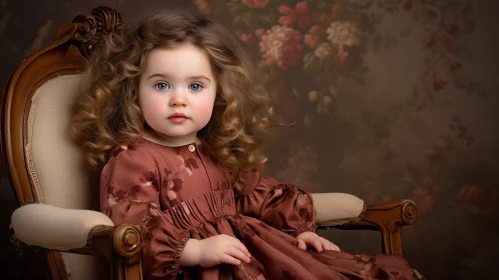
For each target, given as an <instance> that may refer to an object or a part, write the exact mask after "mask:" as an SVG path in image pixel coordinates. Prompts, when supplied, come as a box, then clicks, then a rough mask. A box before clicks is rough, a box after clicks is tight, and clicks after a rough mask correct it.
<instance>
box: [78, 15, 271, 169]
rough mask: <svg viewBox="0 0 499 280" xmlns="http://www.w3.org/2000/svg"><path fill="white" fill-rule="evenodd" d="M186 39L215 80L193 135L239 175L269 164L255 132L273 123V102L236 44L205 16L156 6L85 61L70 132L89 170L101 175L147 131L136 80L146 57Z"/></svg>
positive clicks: (213, 156) (230, 35) (223, 164)
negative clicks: (203, 119)
mask: <svg viewBox="0 0 499 280" xmlns="http://www.w3.org/2000/svg"><path fill="white" fill-rule="evenodd" d="M186 43H189V44H192V45H194V46H197V47H198V48H200V49H202V50H204V51H205V53H206V54H207V56H208V57H209V59H210V61H211V64H212V68H213V70H214V74H215V78H216V82H217V96H216V99H215V104H214V109H213V115H212V117H211V119H210V121H209V123H208V124H207V125H206V127H204V128H203V129H202V130H200V131H199V132H198V137H199V138H200V140H201V142H202V144H203V146H204V147H205V148H206V149H205V150H206V152H207V153H208V154H209V155H210V156H211V158H212V159H213V160H215V161H216V162H218V163H219V164H221V165H222V166H224V167H226V168H228V169H230V170H232V171H236V172H237V171H239V170H242V169H247V168H257V167H258V166H259V165H260V164H262V163H263V162H265V161H266V157H265V156H263V155H262V154H261V153H260V148H261V144H262V140H261V138H260V135H261V133H262V132H265V131H266V130H267V128H268V127H269V126H270V125H271V124H272V122H273V121H272V106H271V100H270V98H269V96H268V94H267V92H266V90H265V89H264V87H263V86H262V83H261V82H260V81H259V79H258V78H257V75H256V71H255V68H254V66H253V65H252V63H251V60H250V58H249V56H248V54H247V53H246V52H245V50H244V49H243V47H242V46H241V44H240V42H239V41H238V40H237V39H236V38H235V37H234V36H233V35H232V34H231V32H230V31H229V30H227V29H226V28H225V27H223V26H222V25H221V24H218V23H216V22H214V21H212V20H209V19H207V18H204V17H200V16H195V15H192V14H189V13H186V12H179V11H176V12H173V11H170V12H166V11H161V12H156V13H154V14H152V15H149V16H147V17H144V18H142V19H140V20H138V21H137V22H135V23H134V24H132V25H130V26H129V27H127V28H125V29H123V31H122V32H120V33H119V34H117V33H113V34H110V35H108V36H106V37H105V38H104V39H103V40H102V41H101V43H100V44H99V45H98V46H97V48H95V49H94V51H93V54H92V56H91V58H90V59H89V61H88V64H87V69H86V76H85V82H84V83H83V84H84V87H83V90H82V92H81V94H80V96H79V97H78V99H77V101H76V104H75V106H74V113H73V118H72V121H71V126H70V133H71V136H72V137H73V139H74V140H75V141H76V143H78V144H79V145H81V146H82V148H83V150H84V152H85V156H86V160H87V163H88V165H89V167H90V168H91V169H93V170H95V171H98V172H100V170H101V169H102V167H103V166H104V165H105V163H106V162H107V160H108V159H109V156H110V154H111V152H112V151H113V150H114V149H115V148H116V147H117V146H119V145H127V144H130V143H132V142H133V141H134V140H136V139H137V138H139V137H141V135H142V134H143V132H144V128H145V126H146V125H147V124H145V121H144V117H143V115H142V111H141V108H140V105H139V102H138V100H139V95H138V83H139V82H138V81H139V78H140V75H141V74H142V72H143V69H144V66H145V65H144V64H145V61H146V56H147V54H148V53H149V52H150V51H151V50H152V49H156V48H165V49H169V48H175V47H178V46H179V45H182V44H186Z"/></svg>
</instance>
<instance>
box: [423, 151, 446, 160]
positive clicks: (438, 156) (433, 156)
mask: <svg viewBox="0 0 499 280" xmlns="http://www.w3.org/2000/svg"><path fill="white" fill-rule="evenodd" d="M424 155H425V157H426V159H428V161H429V162H431V163H439V162H442V161H443V160H444V157H443V156H442V153H441V152H440V151H437V150H436V149H434V148H430V149H428V150H426V151H425V152H424Z"/></svg>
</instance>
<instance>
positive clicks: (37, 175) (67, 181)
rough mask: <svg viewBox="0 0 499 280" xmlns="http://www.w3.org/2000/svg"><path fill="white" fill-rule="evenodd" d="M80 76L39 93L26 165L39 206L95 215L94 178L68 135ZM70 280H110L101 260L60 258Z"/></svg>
mask: <svg viewBox="0 0 499 280" xmlns="http://www.w3.org/2000/svg"><path fill="white" fill-rule="evenodd" d="M82 77H83V75H81V74H79V75H65V76H59V77H57V78H54V79H52V80H49V81H47V82H46V83H45V84H43V85H42V86H41V87H39V88H38V89H37V91H36V92H35V94H34V96H33V98H32V104H31V110H30V112H29V118H28V141H27V144H26V155H27V162H28V167H29V171H30V176H31V178H32V180H33V182H34V184H35V188H36V190H37V194H38V198H39V202H40V203H45V204H50V205H53V206H58V207H63V208H71V209H89V210H97V211H98V210H99V209H98V207H99V185H98V183H99V181H98V176H96V175H92V174H90V173H89V172H87V171H86V170H85V168H84V160H83V153H82V151H81V150H80V149H79V147H77V145H76V144H75V143H73V142H72V140H71V138H70V136H69V127H68V125H69V122H70V119H71V112H72V106H73V103H74V101H75V99H76V97H77V95H78V92H79V89H80V81H81V79H82ZM62 258H63V260H64V264H65V266H66V271H67V272H68V274H69V279H72V280H89V279H95V280H99V279H109V272H108V266H107V262H106V261H105V259H104V258H98V257H93V256H83V255H76V254H69V253H62Z"/></svg>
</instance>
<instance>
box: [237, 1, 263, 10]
mask: <svg viewBox="0 0 499 280" xmlns="http://www.w3.org/2000/svg"><path fill="white" fill-rule="evenodd" d="M269 2H270V0H243V4H244V5H246V6H248V7H250V8H252V9H262V8H265V7H267V5H268V4H269Z"/></svg>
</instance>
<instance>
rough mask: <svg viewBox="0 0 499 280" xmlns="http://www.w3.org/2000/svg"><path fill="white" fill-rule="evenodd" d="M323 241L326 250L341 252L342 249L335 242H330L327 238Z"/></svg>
mask: <svg viewBox="0 0 499 280" xmlns="http://www.w3.org/2000/svg"><path fill="white" fill-rule="evenodd" d="M321 241H322V242H321V243H322V246H323V248H324V249H325V250H333V251H339V250H340V248H339V247H338V246H337V245H336V244H334V243H333V242H331V241H329V240H327V239H325V238H322V239H321Z"/></svg>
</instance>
